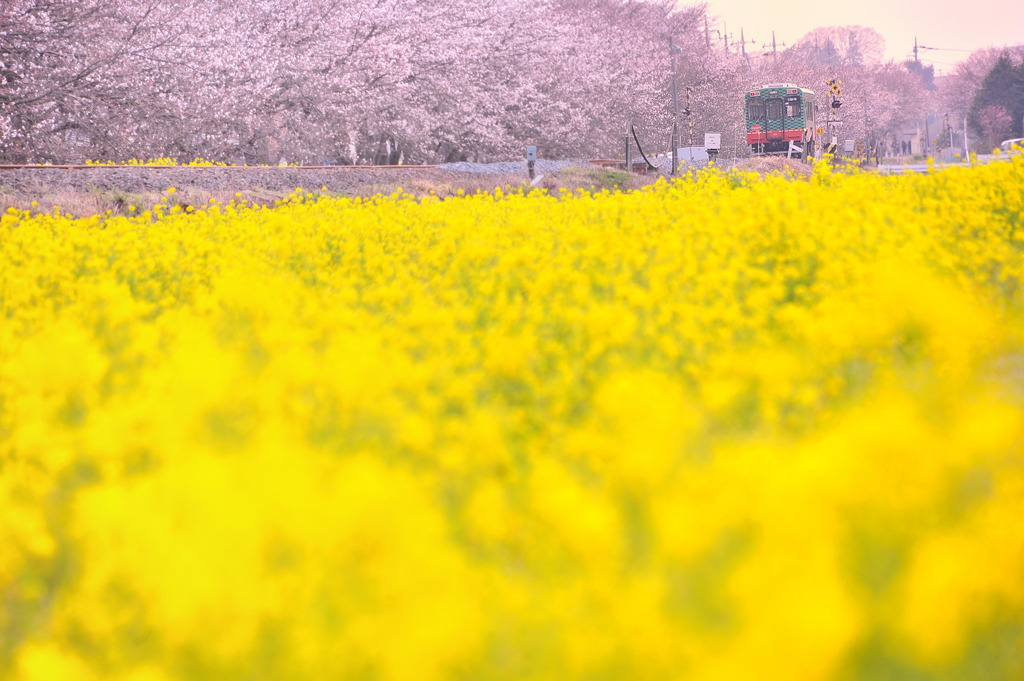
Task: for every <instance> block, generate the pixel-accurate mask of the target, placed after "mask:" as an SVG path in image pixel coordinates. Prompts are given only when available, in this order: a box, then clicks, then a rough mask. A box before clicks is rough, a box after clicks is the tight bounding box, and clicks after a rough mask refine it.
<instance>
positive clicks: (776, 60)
mask: <svg viewBox="0 0 1024 681" xmlns="http://www.w3.org/2000/svg"><path fill="white" fill-rule="evenodd" d="M772 64H773V65H775V66H778V64H779V46H778V45H776V44H775V31H772Z"/></svg>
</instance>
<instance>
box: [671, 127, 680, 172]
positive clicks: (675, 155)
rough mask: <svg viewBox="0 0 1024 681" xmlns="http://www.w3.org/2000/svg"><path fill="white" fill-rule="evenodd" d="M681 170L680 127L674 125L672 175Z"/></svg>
mask: <svg viewBox="0 0 1024 681" xmlns="http://www.w3.org/2000/svg"><path fill="white" fill-rule="evenodd" d="M678 170H679V126H678V125H677V124H676V123H673V124H672V174H673V175H675V174H676V173H677V172H678Z"/></svg>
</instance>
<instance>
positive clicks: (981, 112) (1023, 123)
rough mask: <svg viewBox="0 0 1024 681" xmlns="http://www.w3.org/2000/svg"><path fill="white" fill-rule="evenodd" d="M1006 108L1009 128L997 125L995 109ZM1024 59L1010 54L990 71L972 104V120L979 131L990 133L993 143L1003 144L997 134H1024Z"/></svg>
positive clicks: (1012, 135) (984, 134) (1004, 55)
mask: <svg viewBox="0 0 1024 681" xmlns="http://www.w3.org/2000/svg"><path fill="white" fill-rule="evenodd" d="M998 109H1002V110H1003V111H1004V112H1005V113H1006V114H1007V115H1008V116H1009V117H1010V121H1009V128H1006V127H1005V126H993V125H992V115H993V112H994V111H996V110H998ZM1022 119H1024V61H1021V62H1015V60H1013V59H1011V58H1010V56H1009V55H1008V54H1006V53H1003V54H1002V55H1000V57H999V59H997V60H996V63H995V64H994V65H993V66H992V68H991V69H990V70H989V72H988V74H986V76H985V79H984V80H983V81H982V82H981V87H980V88H978V93H977V94H976V95H975V96H974V101H973V102H972V103H971V110H970V114H969V120H970V123H971V127H972V128H974V131H975V133H977V134H980V135H983V136H986V139H985V142H986V143H987V144H989V145H992V146H994V145H996V144H998V143H999V140H998V139H995V138H996V137H999V136H1001V135H1004V134H1009V135H1010V136H1011V137H1022V136H1024V120H1022Z"/></svg>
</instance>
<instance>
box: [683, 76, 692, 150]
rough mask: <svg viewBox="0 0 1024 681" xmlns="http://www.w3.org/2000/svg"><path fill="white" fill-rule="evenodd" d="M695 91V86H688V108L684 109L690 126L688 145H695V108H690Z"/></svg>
mask: <svg viewBox="0 0 1024 681" xmlns="http://www.w3.org/2000/svg"><path fill="white" fill-rule="evenodd" d="M691 92H693V88H692V87H690V86H689V85H687V86H686V108H685V109H683V114H684V115H685V116H686V121H687V123H688V124H689V128H690V141H689V144H688V146H691V147H692V146H693V110H692V109H691V108H690V93H691Z"/></svg>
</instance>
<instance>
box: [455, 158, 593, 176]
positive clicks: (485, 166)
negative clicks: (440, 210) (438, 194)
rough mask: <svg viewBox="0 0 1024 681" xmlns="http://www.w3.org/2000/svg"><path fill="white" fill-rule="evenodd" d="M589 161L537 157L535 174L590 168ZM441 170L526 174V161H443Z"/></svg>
mask: <svg viewBox="0 0 1024 681" xmlns="http://www.w3.org/2000/svg"><path fill="white" fill-rule="evenodd" d="M592 167H593V165H592V164H591V163H590V161H583V160H572V161H545V160H543V159H539V160H538V161H537V164H536V166H535V170H536V172H537V174H544V173H554V172H558V171H559V170H564V169H565V168H592ZM438 168H440V169H442V170H454V171H456V172H460V173H482V174H506V173H522V174H524V175H525V174H526V161H503V162H500V163H469V162H466V161H462V162H459V163H444V164H441V165H439V166H438Z"/></svg>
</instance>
